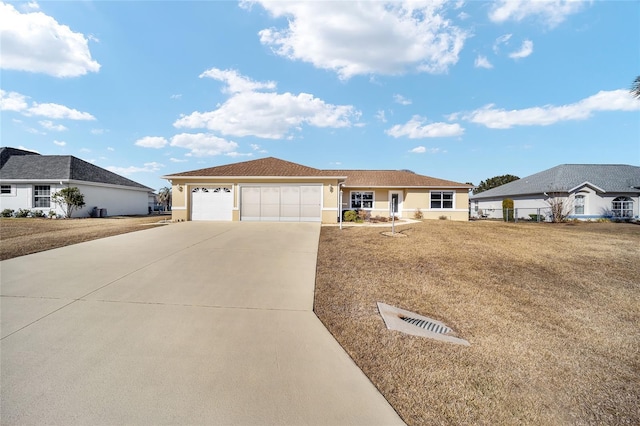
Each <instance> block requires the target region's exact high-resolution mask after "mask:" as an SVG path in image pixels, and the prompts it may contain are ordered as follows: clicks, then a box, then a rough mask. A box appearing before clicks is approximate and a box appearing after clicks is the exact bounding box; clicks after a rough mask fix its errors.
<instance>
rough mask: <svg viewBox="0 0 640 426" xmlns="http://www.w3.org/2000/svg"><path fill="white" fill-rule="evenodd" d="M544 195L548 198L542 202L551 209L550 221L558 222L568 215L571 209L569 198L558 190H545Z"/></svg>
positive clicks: (565, 218)
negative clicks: (547, 191)
mask: <svg viewBox="0 0 640 426" xmlns="http://www.w3.org/2000/svg"><path fill="white" fill-rule="evenodd" d="M545 195H546V196H547V197H548V198H547V199H546V200H544V202H545V203H547V205H548V206H549V208H550V210H551V221H552V222H554V223H560V222H564V221H565V220H567V216H569V213H571V209H573V203H572V202H571V200H570V199H569V198H568V197H566V196H564V194H562V193H560V192H549V193H546V192H545Z"/></svg>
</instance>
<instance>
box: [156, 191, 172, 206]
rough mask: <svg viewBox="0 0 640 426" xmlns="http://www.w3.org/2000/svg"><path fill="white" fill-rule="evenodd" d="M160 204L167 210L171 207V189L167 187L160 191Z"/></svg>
mask: <svg viewBox="0 0 640 426" xmlns="http://www.w3.org/2000/svg"><path fill="white" fill-rule="evenodd" d="M158 202H159V203H160V204H162V205H163V206H164V209H165V210H168V209H169V206H170V205H171V188H169V187H168V186H165V187H164V188H160V189H159V190H158Z"/></svg>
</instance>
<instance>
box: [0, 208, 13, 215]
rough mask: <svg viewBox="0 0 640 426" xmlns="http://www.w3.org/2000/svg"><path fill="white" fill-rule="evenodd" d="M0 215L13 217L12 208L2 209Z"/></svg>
mask: <svg viewBox="0 0 640 426" xmlns="http://www.w3.org/2000/svg"><path fill="white" fill-rule="evenodd" d="M0 216H2V217H13V210H12V209H4V210H2V212H1V213H0Z"/></svg>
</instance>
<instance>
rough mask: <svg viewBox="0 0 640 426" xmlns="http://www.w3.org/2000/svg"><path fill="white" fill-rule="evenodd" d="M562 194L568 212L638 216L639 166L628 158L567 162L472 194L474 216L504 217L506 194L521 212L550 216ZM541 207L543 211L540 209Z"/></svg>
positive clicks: (522, 214)
mask: <svg viewBox="0 0 640 426" xmlns="http://www.w3.org/2000/svg"><path fill="white" fill-rule="evenodd" d="M554 197H555V198H559V199H563V200H564V202H565V206H566V213H567V214H568V217H569V218H576V219H581V220H588V219H599V218H625V219H632V218H635V219H637V218H638V217H639V216H640V210H639V209H640V167H638V166H630V165H624V164H562V165H559V166H556V167H553V168H551V169H548V170H544V171H542V172H540V173H536V174H533V175H531V176H527V177H524V178H522V179H519V180H516V181H513V182H509V183H507V184H504V185H501V186H498V187H496V188H493V189H490V190H488V191H484V192H481V193H479V194H476V195H472V196H471V197H470V206H471V216H472V217H486V218H502V200H504V199H505V198H510V199H512V200H513V201H514V208H515V209H516V217H517V218H526V219H528V218H529V215H530V214H542V215H544V216H545V217H547V218H549V215H550V209H549V200H550V198H554ZM538 212H539V213H538Z"/></svg>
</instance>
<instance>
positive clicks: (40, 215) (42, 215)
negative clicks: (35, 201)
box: [31, 210, 45, 217]
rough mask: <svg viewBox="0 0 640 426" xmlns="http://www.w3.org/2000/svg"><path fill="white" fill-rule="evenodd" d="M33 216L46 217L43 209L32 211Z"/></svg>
mask: <svg viewBox="0 0 640 426" xmlns="http://www.w3.org/2000/svg"><path fill="white" fill-rule="evenodd" d="M31 217H45V215H44V213H43V212H42V210H35V211H33V212H31Z"/></svg>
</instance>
